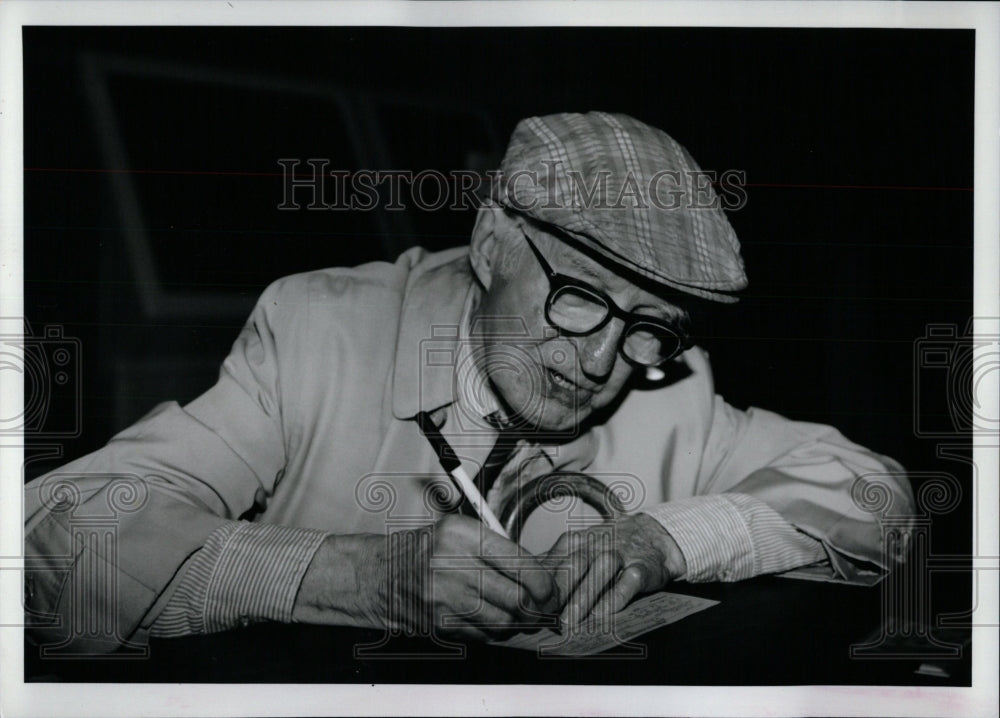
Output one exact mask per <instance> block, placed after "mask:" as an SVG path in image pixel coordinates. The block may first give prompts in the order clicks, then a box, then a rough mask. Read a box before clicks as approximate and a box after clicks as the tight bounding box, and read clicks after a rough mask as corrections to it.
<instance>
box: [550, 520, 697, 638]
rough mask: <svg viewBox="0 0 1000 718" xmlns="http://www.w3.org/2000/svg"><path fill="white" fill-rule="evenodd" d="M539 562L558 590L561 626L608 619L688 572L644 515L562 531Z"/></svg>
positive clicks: (675, 548)
mask: <svg viewBox="0 0 1000 718" xmlns="http://www.w3.org/2000/svg"><path fill="white" fill-rule="evenodd" d="M543 561H544V563H545V565H546V566H548V567H549V569H550V570H552V571H553V577H554V578H555V581H556V584H557V585H558V586H559V595H560V596H561V601H560V603H561V606H562V612H561V613H560V616H559V621H560V623H561V624H562V625H564V626H572V625H576V624H579V623H581V622H583V621H584V620H585V619H586V618H587V617H588V616H590V615H594V616H597V617H606V616H609V615H610V614H612V613H614V612H617V611H620V610H621V609H623V608H625V606H627V605H628V603H629V602H630V601H631V600H632V599H633V598H635V596H637V595H638V594H640V593H649V592H651V591H658V590H659V589H661V588H663V587H664V586H665V585H666V584H667V583H668V582H669V581H671V580H673V579H675V578H679V577H680V576H683V575H684V573H685V572H686V571H687V565H686V563H685V561H684V554H682V553H681V550H680V548H679V547H678V545H677V542H676V541H674V539H673V537H672V536H671V535H670V534H669V533H668V532H667V530H666V529H665V528H663V526H662V525H661V524H660V523H659V522H658V521H657V520H656V519H654V518H652V517H651V516H648V515H647V514H633V515H631V516H626V517H624V518H621V519H618V520H617V521H616V522H614V523H613V524H602V525H600V526H594V527H592V528H589V529H586V530H584V531H567V532H566V533H564V534H563V535H562V536H560V537H559V539H558V540H557V541H556V542H555V544H554V545H553V546H552V548H551V549H549V552H548V554H547V555H546V557H545V558H544V559H543Z"/></svg>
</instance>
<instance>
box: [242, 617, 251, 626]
mask: <svg viewBox="0 0 1000 718" xmlns="http://www.w3.org/2000/svg"><path fill="white" fill-rule="evenodd" d="M240 625H241V626H243V628H246V627H247V626H249V625H250V616H240Z"/></svg>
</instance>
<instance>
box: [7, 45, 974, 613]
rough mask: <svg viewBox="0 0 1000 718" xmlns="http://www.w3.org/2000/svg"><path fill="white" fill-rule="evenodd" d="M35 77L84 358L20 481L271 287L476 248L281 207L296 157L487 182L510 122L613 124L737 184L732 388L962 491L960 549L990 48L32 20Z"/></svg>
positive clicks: (50, 309) (41, 218)
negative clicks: (937, 331) (311, 274)
mask: <svg viewBox="0 0 1000 718" xmlns="http://www.w3.org/2000/svg"><path fill="white" fill-rule="evenodd" d="M24 59H25V61H24V109H25V114H24V117H25V150H24V151H25V154H24V164H25V175H24V181H25V259H24V263H25V264H24V268H25V272H24V275H25V287H24V291H25V312H26V316H27V319H28V320H29V321H30V323H31V325H32V329H33V331H34V334H35V336H36V337H39V339H38V342H39V346H41V350H42V354H41V356H42V362H43V364H46V363H47V364H46V366H47V367H48V369H49V370H51V372H53V373H52V374H51V377H54V376H56V373H58V368H57V367H56V366H55V365H54V364H53V361H54V354H53V351H54V348H58V347H61V346H65V347H66V348H68V349H69V350H70V351H71V352H72V354H73V356H72V362H71V363H70V365H69V366H70V370H69V372H68V375H63V378H64V379H67V377H68V380H66V381H64V383H62V384H58V385H57V384H56V383H55V382H54V381H53V379H52V378H51V377H46V376H44V375H43V376H42V377H41V379H37V381H39V382H41V385H42V386H44V387H46V389H45V391H47V392H48V393H45V392H43V395H44V396H43V398H45V397H47V402H48V403H47V404H46V402H44V401H43V402H42V404H45V406H42V407H41V409H38V410H39V411H41V413H40V414H38V415H37V416H36V417H35V418H36V422H35V430H33V433H34V434H35V438H34V439H33V440H32V444H33V447H34V448H33V449H32V452H29V456H32V457H33V458H32V459H30V460H29V462H28V464H27V465H26V469H25V473H26V477H27V478H31V477H33V476H35V475H38V474H39V473H41V472H42V471H44V470H48V469H50V468H53V467H55V466H57V465H58V464H59V463H61V462H62V461H64V460H66V459H69V458H74V457H76V456H79V455H81V454H83V453H85V452H88V451H91V450H93V449H96V448H98V447H99V446H101V445H102V444H103V443H104V442H105V441H106V440H107V439H108V438H109V437H110V436H111V435H112V434H113V433H115V432H117V431H118V430H120V429H122V428H124V427H125V426H127V425H128V424H129V423H131V422H133V421H134V420H136V419H137V418H138V417H140V416H141V415H142V414H144V413H145V412H146V411H148V410H149V409H150V408H152V407H153V406H154V405H155V404H156V403H158V402H160V401H164V400H168V399H176V400H179V401H181V402H182V403H183V402H185V401H188V400H190V399H192V398H194V397H195V396H197V395H198V394H199V393H200V392H202V391H204V390H205V389H207V388H208V387H209V386H210V385H211V384H212V383H213V381H214V379H215V376H216V373H217V370H218V365H219V363H220V362H221V360H222V359H223V358H224V356H225V355H226V353H227V351H228V349H229V346H230V344H231V343H232V341H233V340H234V338H235V337H236V334H237V332H238V331H239V328H240V326H241V325H242V323H243V321H244V319H245V318H246V316H247V315H248V313H249V311H250V310H251V308H252V306H253V303H254V301H255V299H256V297H257V295H258V294H259V293H260V291H261V290H262V289H263V288H264V287H265V286H266V285H267V284H268V283H269V282H270V281H272V280H274V279H276V278H278V277H280V276H282V275H285V274H289V273H292V272H299V271H305V270H309V269H314V268H318V267H323V266H330V265H353V264H356V263H359V262H363V261H369V260H376V259H382V260H391V259H394V258H395V257H396V255H398V253H399V252H400V251H402V250H403V249H405V248H407V247H410V246H413V245H423V246H425V247H428V248H442V247H446V246H452V245H458V244H461V243H463V242H465V241H467V238H468V234H469V231H470V229H471V227H472V222H473V219H474V212H473V211H471V210H470V211H465V212H456V211H448V210H444V211H440V212H434V213H430V212H422V211H420V210H416V209H413V208H412V205H411V206H410V209H409V210H408V211H406V212H390V211H385V210H379V211H373V212H331V211H322V210H320V211H308V210H306V209H302V210H298V211H279V210H278V209H277V206H278V204H279V203H280V202H281V201H282V190H283V186H282V176H281V168H280V167H279V165H278V163H277V161H278V159H280V158H299V159H302V160H303V161H304V160H305V159H308V158H326V159H329V160H330V166H331V168H337V169H343V170H346V171H356V170H359V169H365V168H370V169H409V170H412V171H414V172H416V171H419V170H422V169H437V170H439V171H442V172H448V171H450V170H457V169H473V170H477V171H484V170H486V169H490V168H493V167H495V166H496V164H497V162H498V161H499V158H500V156H501V155H502V151H503V148H504V145H505V143H506V139H507V137H508V136H509V134H510V132H511V130H512V129H513V126H514V124H515V123H516V121H517V120H518V119H519V118H521V117H524V116H527V115H530V114H544V113H548V112H559V111H586V110H591V109H604V110H608V111H614V112H624V113H627V114H631V115H633V116H635V117H637V118H639V119H641V120H643V121H645V122H647V123H649V124H652V125H654V126H657V127H661V128H663V129H665V130H666V131H668V132H669V133H671V134H672V135H673V136H674V137H675V138H677V139H678V140H679V141H680V142H681V143H682V144H684V145H685V146H686V147H687V148H688V149H689V150H690V151H691V153H692V154H693V155H694V156H695V157H696V158H697V160H698V161H699V163H700V164H701V166H702V167H703V168H705V169H710V170H716V171H718V172H720V173H721V172H722V171H724V170H727V169H738V170H743V171H745V172H746V177H747V181H748V185H749V187H748V197H749V199H748V203H747V205H746V207H744V208H742V209H740V210H738V211H733V212H730V214H729V218H730V221H731V222H732V224H733V226H734V227H735V229H736V231H737V233H738V235H739V236H740V238H741V241H742V243H743V250H744V256H745V259H746V264H747V269H748V274H749V276H750V281H751V284H750V288H749V290H748V291H747V292H746V295H745V299H744V301H743V302H742V303H740V304H739V305H736V306H735V307H733V306H730V307H720V308H717V309H715V310H712V311H710V312H708V313H707V314H706V315H705V316H703V317H701V323H700V326H697V327H696V328H695V329H696V332H697V333H698V334H699V336H700V337H701V343H702V344H703V345H704V346H705V347H706V348H708V350H709V351H710V352H711V354H712V357H713V362H714V365H715V369H716V374H717V383H718V389H719V391H720V393H722V394H723V395H724V396H726V397H727V399H728V400H729V401H730V402H731V403H733V404H735V405H737V406H740V407H746V406H749V405H757V406H762V407H765V408H768V409H771V410H774V411H778V412H780V413H783V414H786V415H788V416H791V417H793V418H797V419H803V420H810V421H820V422H825V423H832V424H834V425H836V426H837V427H839V428H840V429H841V430H842V431H843V432H844V433H845V434H846V435H847V436H848V437H850V438H852V439H854V440H856V441H858V442H859V443H862V444H864V445H867V446H871V447H872V448H873V449H875V450H877V451H880V452H882V453H886V454H889V455H891V456H894V457H897V458H898V459H899V460H900V461H901V462H903V463H904V464H905V465H906V466H907V467H908V468H909V469H911V470H914V471H916V472H939V473H942V472H943V473H947V474H950V475H952V476H954V477H955V478H956V479H957V480H958V481H959V482H960V485H961V487H962V490H963V492H964V498H963V501H962V502H961V504H960V505H959V507H958V508H957V509H956V510H955V511H953V512H951V513H950V514H948V515H946V516H945V515H942V516H936V517H935V524H934V527H933V540H934V547H935V549H934V550H935V552H938V553H965V554H967V553H968V552H969V550H970V529H969V527H970V525H971V519H970V516H971V513H970V508H971V490H970V488H971V471H970V470H969V468H968V465H967V464H965V463H963V462H961V461H956V460H952V459H942V458H938V457H937V455H936V451H937V448H938V446H939V445H940V444H941V443H942V442H950V443H957V444H968V443H969V434H968V419H969V416H968V410H967V409H965V408H963V407H966V406H967V405H968V396H967V394H968V385H967V383H964V382H963V381H953V379H954V377H955V376H956V375H957V371H958V370H957V369H956V362H959V361H960V360H961V356H962V355H961V351H962V348H963V347H967V344H963V343H962V342H961V340H960V339H958V340H956V339H955V337H956V336H957V337H961V336H962V335H963V333H964V331H965V324H966V322H967V321H968V320H969V318H970V316H971V313H972V304H971V298H972V269H973V264H972V250H973V240H972V206H973V202H972V200H973V197H972V192H971V187H972V170H973V96H974V95H973V70H974V63H973V59H974V33H973V32H972V31H938V30H933V31H918V30H827V29H817V30H809V29H792V30H769V29H751V30H746V29H687V28H620V29H605V28H487V29H482V28H476V29H467V28H463V29H421V28H406V29H400V28H308V29H297V28H285V29H264V28H238V29H237V28H233V29H228V28H227V29H224V28H212V29H189V28H178V29H170V28H138V27H129V28H83V27H75V28H25V30H24ZM301 169H302V171H306V170H307V168H306V167H305V166H303V167H302V168H301ZM930 324H944V325H951V326H953V327H954V333H953V335H948V333H947V332H945V333H944V336H943V337H938V338H935V339H934V340H933V341H931V342H930V344H933V347H932V348H936V349H938V350H939V351H938V353H937V354H935V356H938V357H940V356H944V361H943V362H941V361H939V362H938V363H937V364H931V363H928V362H923V363H922V364H921V363H920V361H918V360H921V357H922V356H923V352H924V351H925V349H926V347H927V346H929V345H930V344H928V342H926V341H925V342H921V341H920V340H921V338H923V337H925V335H926V333H927V327H928V325H930ZM46 326H49V327H52V326H61V327H62V332H63V336H62V338H61V339H60V338H59V337H58V336H55V335H52V336H49V337H47V338H43V337H45V328H46ZM71 340H78V342H76V341H71ZM942 352H943V354H942ZM921 361H922V360H921ZM44 369H45V367H43V370H44ZM43 374H44V371H43ZM32 381H36V379H32ZM963 392H964V394H963ZM29 396H30V393H29ZM915 406H916V411H915ZM35 408H38V407H35ZM44 409H48V413H47V414H46V413H45V412H44ZM77 410H79V414H77V413H76V411H77ZM928 431H929V432H931V433H932V434H933V436H926V435H923V434H926V433H927V432H928ZM46 447H49V448H46ZM53 452H54V453H53ZM60 454H61V455H60ZM919 481H920V477H919V475H918V476H917V478H916V482H917V483H919ZM963 600H964V599H963ZM965 605H967V604H965Z"/></svg>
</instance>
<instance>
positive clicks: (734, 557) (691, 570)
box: [643, 493, 827, 582]
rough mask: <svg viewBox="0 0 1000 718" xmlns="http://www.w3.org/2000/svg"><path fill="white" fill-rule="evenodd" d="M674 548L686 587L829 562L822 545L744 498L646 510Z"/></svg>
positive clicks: (700, 499)
mask: <svg viewBox="0 0 1000 718" xmlns="http://www.w3.org/2000/svg"><path fill="white" fill-rule="evenodd" d="M643 512H644V513H647V514H649V515H650V516H652V517H653V518H655V519H656V520H657V521H659V522H660V523H661V524H662V525H663V527H664V528H665V529H666V530H667V532H668V533H670V535H671V536H672V537H673V538H674V541H676V542H677V545H678V547H679V548H680V550H681V553H682V554H684V560H685V562H686V563H687V572H686V573H685V574H684V575H683V576H681V577H680V578H681V579H682V580H685V581H691V582H703V581H742V580H744V579H747V578H752V577H753V576H758V575H760V574H765V573H778V572H781V571H789V570H791V569H793V568H799V567H801V566H807V565H810V564H815V563H819V562H821V561H824V560H826V559H827V556H826V552H825V551H824V550H823V545H822V544H821V543H820V542H819V541H817V540H816V539H813V538H811V537H809V536H807V535H806V534H804V533H802V532H801V531H798V530H796V529H795V528H794V527H793V526H792V525H791V524H789V523H788V522H787V521H785V519H784V518H782V516H781V515H780V514H779V513H778V512H777V511H775V510H774V509H772V508H771V507H770V506H768V505H767V504H765V503H764V502H763V501H761V500H759V499H756V498H754V497H752V496H749V495H747V494H735V493H730V494H711V495H706V496H693V497H691V498H687V499H679V500H677V501H671V502H669V503H665V504H659V505H657V506H652V507H650V508H647V509H643Z"/></svg>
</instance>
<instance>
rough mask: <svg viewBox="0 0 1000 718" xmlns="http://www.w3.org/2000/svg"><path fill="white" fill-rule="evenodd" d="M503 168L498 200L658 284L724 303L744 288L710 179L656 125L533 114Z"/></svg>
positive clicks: (735, 247)
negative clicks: (654, 126) (555, 228)
mask: <svg viewBox="0 0 1000 718" xmlns="http://www.w3.org/2000/svg"><path fill="white" fill-rule="evenodd" d="M500 170H501V171H500V178H499V181H498V182H495V183H494V185H493V199H494V200H496V201H497V202H498V203H500V204H501V205H503V206H505V207H508V208H509V209H511V210H513V211H515V212H520V213H521V214H525V215H527V216H529V217H531V218H533V219H536V220H538V221H540V222H543V223H546V224H549V225H552V226H555V227H557V228H559V229H561V230H562V231H563V232H565V233H566V234H567V235H569V236H570V237H572V238H574V239H576V240H578V241H580V242H582V243H583V244H584V245H586V246H588V247H590V248H591V249H593V250H595V251H597V252H599V253H600V254H602V255H604V256H606V257H608V258H609V259H611V260H612V261H614V262H616V263H618V264H620V265H622V266H624V267H626V268H628V269H631V270H633V271H635V272H638V273H639V274H641V275H643V276H645V277H647V278H649V279H651V280H653V281H655V282H658V283H661V284H665V285H667V286H669V287H672V288H674V289H678V290H680V291H682V292H687V293H689V294H694V295H697V296H699V297H703V298H705V299H711V300H714V301H718V302H729V303H731V302H735V301H737V297H736V296H734V295H732V294H730V293H731V292H735V291H738V290H740V289H743V288H745V287H746V286H747V278H746V274H745V272H744V269H743V259H742V257H741V256H740V244H739V240H737V238H736V233H735V232H734V231H733V228H732V227H731V226H730V224H729V221H728V220H727V219H726V215H725V213H724V212H723V210H722V208H721V206H720V202H719V199H718V197H717V195H716V194H715V192H714V190H713V189H712V187H711V183H710V182H709V181H708V180H709V177H708V176H707V175H705V174H704V173H701V170H700V168H699V167H698V165H697V163H695V161H694V159H693V158H692V157H691V155H690V154H688V151H687V150H685V149H684V148H683V147H682V146H681V145H680V144H678V143H677V141H676V140H674V139H673V138H672V137H670V136H669V135H667V134H666V133H665V132H662V131H661V130H657V129H655V128H653V127H650V126H649V125H646V124H643V123H642V122H639V121H638V120H636V119H634V118H632V117H629V116H627V115H621V114H610V113H607V112H588V113H586V114H578V113H564V114H558V115H547V116H544V117H529V118H527V119H524V120H521V121H520V122H519V123H518V124H517V127H515V128H514V133H513V134H512V135H511V138H510V143H509V144H508V146H507V153H506V154H505V155H504V158H503V161H502V163H501V166H500ZM699 173H701V176H700V177H699V176H698V175H699Z"/></svg>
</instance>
